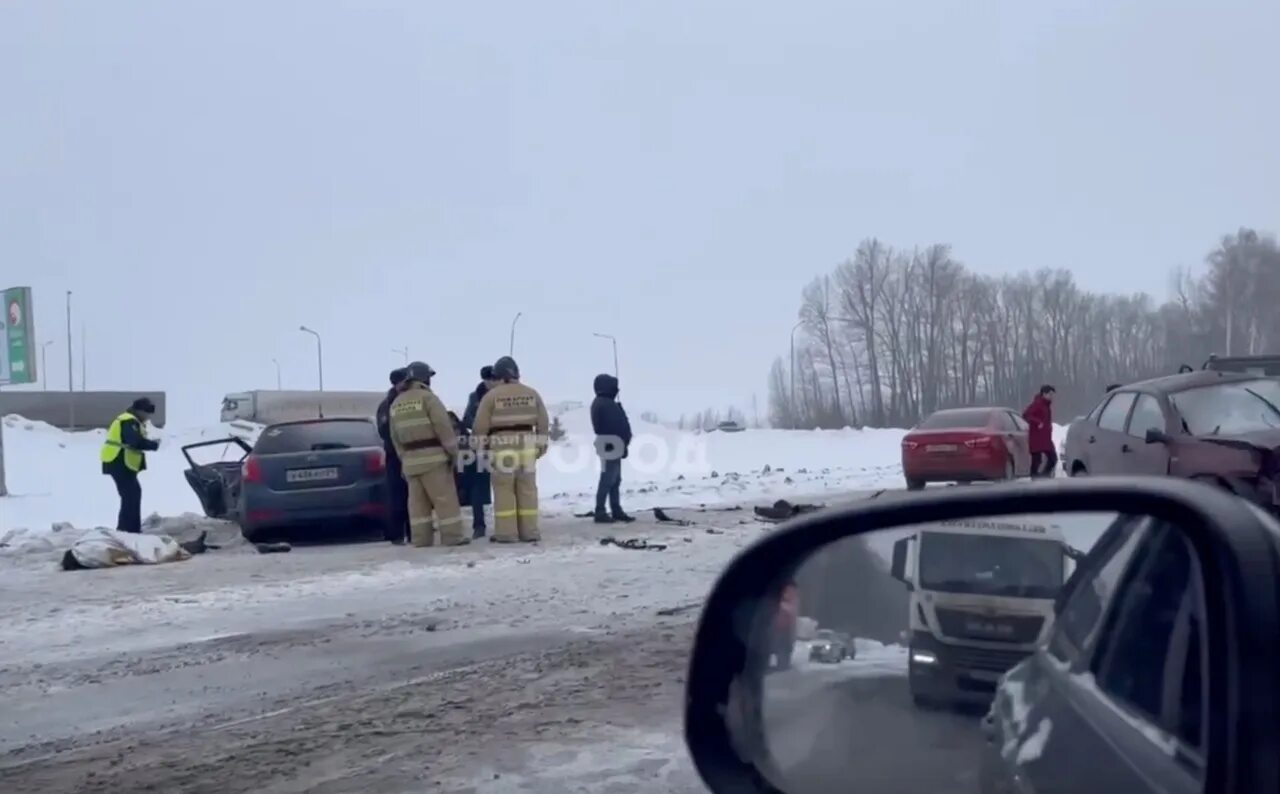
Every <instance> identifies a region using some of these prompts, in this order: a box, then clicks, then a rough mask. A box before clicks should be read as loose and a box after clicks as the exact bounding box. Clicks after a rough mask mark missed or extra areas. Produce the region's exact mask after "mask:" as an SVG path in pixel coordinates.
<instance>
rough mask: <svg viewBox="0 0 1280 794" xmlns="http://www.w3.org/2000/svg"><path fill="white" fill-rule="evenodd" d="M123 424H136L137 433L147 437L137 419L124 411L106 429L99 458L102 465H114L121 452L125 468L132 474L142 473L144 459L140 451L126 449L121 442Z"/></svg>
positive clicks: (145, 428)
mask: <svg viewBox="0 0 1280 794" xmlns="http://www.w3.org/2000/svg"><path fill="white" fill-rule="evenodd" d="M124 422H137V423H138V432H139V433H141V434H142V437H143V438H146V437H147V427H146V425H144V424H143V423H142V422H141V421H140V420H139V419H138V417H136V416H134V415H133V414H131V413H129V412H127V411H126V412H125V413H122V414H120V415H119V416H117V417H116V418H115V419H113V420H112V421H111V426H110V427H108V428H107V440H106V441H105V442H103V444H102V454H101V455H100V457H101V458H102V462H103V463H114V462H115V460H116V458H118V457H120V453H121V452H123V453H124V465H125V468H127V469H128V470H129V471H132V472H139V471H142V464H143V461H144V460H145V459H144V458H143V456H142V451H141V450H137V449H132V448H130V447H126V446H125V445H124V442H123V441H121V425H122V424H123V423H124Z"/></svg>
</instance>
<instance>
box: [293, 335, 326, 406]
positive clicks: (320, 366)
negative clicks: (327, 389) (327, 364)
mask: <svg viewBox="0 0 1280 794" xmlns="http://www.w3.org/2000/svg"><path fill="white" fill-rule="evenodd" d="M298 330H299V331H302V332H303V333H304V334H311V335H312V336H314V337H315V338H316V372H317V373H318V374H319V376H320V391H324V346H323V345H322V344H321V342H320V334H318V333H316V332H315V331H313V330H311V329H310V328H308V327H306V326H305V325H300V326H298Z"/></svg>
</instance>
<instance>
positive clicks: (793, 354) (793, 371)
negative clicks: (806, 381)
mask: <svg viewBox="0 0 1280 794" xmlns="http://www.w3.org/2000/svg"><path fill="white" fill-rule="evenodd" d="M802 325H804V320H800V321H799V322H797V323H796V324H795V325H793V326H791V411H792V413H796V331H798V330H800V326H802ZM796 418H799V417H798V416H797V417H796Z"/></svg>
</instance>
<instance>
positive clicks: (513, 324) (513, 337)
mask: <svg viewBox="0 0 1280 794" xmlns="http://www.w3.org/2000/svg"><path fill="white" fill-rule="evenodd" d="M523 314H524V312H516V316H515V318H514V319H512V320H511V343H510V344H509V345H508V346H507V355H508V356H514V355H515V354H516V323H517V322H519V321H520V317H521V316H522V315H523Z"/></svg>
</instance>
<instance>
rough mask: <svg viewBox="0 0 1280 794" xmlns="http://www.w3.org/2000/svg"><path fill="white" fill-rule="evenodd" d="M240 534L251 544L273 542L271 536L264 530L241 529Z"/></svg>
mask: <svg viewBox="0 0 1280 794" xmlns="http://www.w3.org/2000/svg"><path fill="white" fill-rule="evenodd" d="M240 534H241V535H244V539H245V540H247V541H249V542H250V543H266V542H267V541H269V540H271V537H270V534H269V533H268V532H267V531H266V530H264V529H245V528H244V527H241V528H240Z"/></svg>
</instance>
